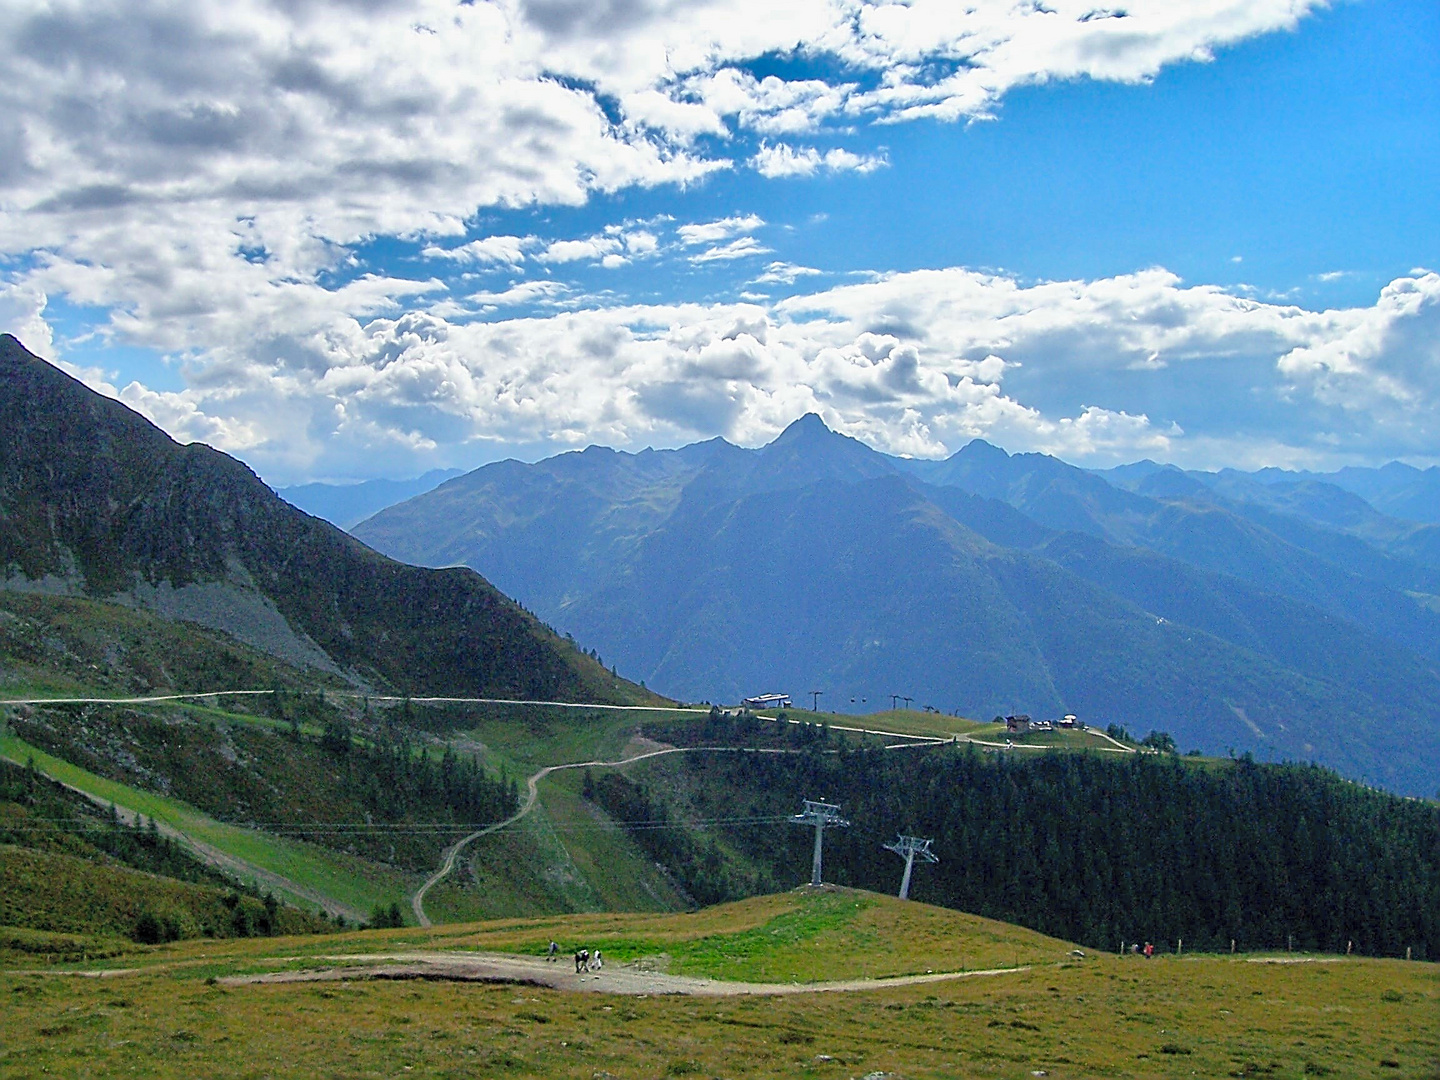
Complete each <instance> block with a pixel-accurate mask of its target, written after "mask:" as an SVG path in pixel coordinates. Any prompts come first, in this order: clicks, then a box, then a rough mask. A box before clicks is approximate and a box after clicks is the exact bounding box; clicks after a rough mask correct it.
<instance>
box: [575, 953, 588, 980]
mask: <svg viewBox="0 0 1440 1080" xmlns="http://www.w3.org/2000/svg"><path fill="white" fill-rule="evenodd" d="M589 965H590V950H589V949H581V950H580V951H579V952H577V953H576V954H575V974H576V975H579V974H581V973H582V972H583V971H584V970H585V969H586V968H587V967H588V966H589Z"/></svg>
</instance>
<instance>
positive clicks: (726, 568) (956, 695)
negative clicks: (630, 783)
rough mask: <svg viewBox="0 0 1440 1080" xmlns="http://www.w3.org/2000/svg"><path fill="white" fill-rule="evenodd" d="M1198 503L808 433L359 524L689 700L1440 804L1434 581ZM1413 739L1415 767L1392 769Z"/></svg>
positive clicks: (477, 474)
mask: <svg viewBox="0 0 1440 1080" xmlns="http://www.w3.org/2000/svg"><path fill="white" fill-rule="evenodd" d="M1192 494H1193V493H1186V494H1184V495H1182V496H1180V497H1170V496H1169V495H1165V496H1162V497H1156V496H1152V495H1147V494H1142V493H1140V492H1137V491H1131V490H1126V489H1125V488H1123V487H1121V486H1118V485H1116V484H1112V483H1110V482H1109V481H1108V480H1107V479H1106V478H1105V477H1103V476H1100V475H1096V474H1094V473H1090V472H1087V471H1085V470H1081V469H1077V468H1075V467H1073V466H1070V465H1067V464H1065V463H1064V462H1060V461H1057V460H1056V459H1054V458H1048V457H1046V456H1044V455H1038V454H1020V455H1013V456H1012V455H1009V454H1007V453H1005V451H1003V450H1000V449H999V448H997V447H993V446H990V445H989V444H986V443H983V442H978V441H977V442H973V443H971V444H969V445H968V446H967V447H965V448H963V449H962V450H961V451H959V452H958V453H957V454H955V455H952V457H951V458H949V459H947V460H946V461H943V462H916V461H908V460H903V459H898V458H892V457H888V456H886V455H883V454H880V453H877V452H876V451H873V450H871V449H869V448H868V447H865V446H864V445H863V444H861V443H858V442H856V441H855V440H853V439H848V438H845V437H844V436H840V435H837V434H835V433H833V432H830V431H829V430H828V429H827V428H826V427H825V426H824V424H823V423H822V422H821V421H820V419H819V418H818V417H814V416H810V417H806V418H804V419H802V420H800V421H797V422H796V423H795V424H793V425H791V427H790V428H788V429H786V431H785V432H784V433H782V434H781V435H780V436H779V437H778V438H777V439H776V440H775V441H774V442H772V443H771V444H769V445H768V446H765V447H761V448H759V449H756V450H745V449H740V448H736V447H733V446H729V444H725V443H723V442H718V441H712V442H710V443H705V444H697V445H696V446H691V447H686V448H684V449H683V450H676V451H646V452H644V453H642V454H624V453H617V452H615V451H611V450H602V449H597V448H591V449H589V450H586V451H583V452H577V453H571V454H563V455H560V456H557V457H555V458H551V459H548V460H547V461H544V462H539V463H536V464H535V465H523V464H520V463H516V462H502V463H497V464H495V465H491V466H486V467H484V468H481V469H477V470H475V471H474V472H472V473H469V474H466V475H465V476H462V477H457V478H456V479H454V480H451V481H449V482H447V483H446V484H443V485H441V487H439V488H437V489H436V490H435V491H433V492H431V493H429V494H427V495H422V496H419V497H418V498H415V499H411V500H409V501H408V502H406V503H405V504H402V505H401V506H397V507H392V508H390V509H387V510H385V511H382V512H381V513H379V514H377V515H376V516H375V517H373V518H371V519H369V520H368V521H366V522H363V523H361V524H360V525H359V526H357V527H356V529H355V533H356V535H357V536H359V537H361V538H362V539H364V540H365V541H366V542H368V543H371V544H373V545H374V546H375V547H376V548H377V549H379V550H382V551H387V552H389V553H392V554H394V555H396V556H398V557H403V558H406V559H408V560H412V561H415V562H418V563H425V564H430V565H453V564H456V563H464V564H466V565H469V566H473V567H477V568H479V569H481V570H482V571H483V572H484V573H485V574H486V575H487V576H488V577H490V578H491V579H492V580H494V581H496V582H497V584H499V585H500V586H501V587H502V588H504V589H506V590H507V591H509V592H511V593H513V594H514V595H516V596H518V597H519V598H520V599H521V600H522V601H523V602H524V603H526V604H527V605H528V606H530V607H532V608H533V609H534V610H536V611H537V612H538V613H539V614H540V615H541V617H542V618H544V619H546V620H547V621H549V622H552V623H553V624H555V625H557V626H560V627H563V628H564V629H566V630H568V631H570V632H573V633H575V634H576V635H577V636H578V637H580V638H582V639H583V640H585V641H586V642H587V643H591V644H594V645H596V646H597V647H598V648H599V650H600V651H601V652H602V654H604V655H605V656H606V657H607V658H614V659H617V660H618V661H619V663H620V664H621V665H622V666H624V667H625V668H626V669H627V670H630V671H633V672H635V673H636V675H637V676H638V677H643V678H644V679H645V680H646V682H647V684H648V685H653V686H656V687H658V688H661V689H664V690H666V691H668V692H670V693H674V694H676V695H679V696H682V697H687V698H718V699H723V700H737V699H738V698H739V696H740V695H741V694H742V693H755V692H758V691H759V690H761V689H763V690H770V689H776V688H779V689H784V690H788V691H789V692H791V693H793V694H797V695H798V694H801V693H803V692H805V691H808V690H811V689H823V690H825V692H826V697H825V699H824V700H825V701H826V702H828V703H829V704H830V706H831V707H832V708H841V709H843V708H846V707H847V705H848V703H849V702H850V701H851V699H852V698H853V699H854V703H855V704H854V707H855V709H856V710H857V711H863V710H862V706H866V707H870V708H873V707H875V706H876V705H877V704H878V702H879V701H881V700H885V701H886V702H887V703H888V698H889V695H890V694H892V693H905V694H908V695H910V696H912V697H914V698H915V699H916V700H917V701H919V702H922V703H925V704H931V705H934V706H936V707H938V708H941V709H943V710H944V711H951V710H952V709H959V710H961V711H963V712H965V713H967V714H969V715H980V716H988V715H991V714H992V713H1002V712H1012V711H1027V712H1033V713H1038V714H1041V715H1044V714H1048V713H1051V712H1055V713H1058V712H1060V711H1062V710H1063V711H1073V712H1077V713H1080V714H1081V715H1083V716H1085V717H1087V718H1088V719H1090V720H1091V721H1101V722H1108V721H1116V722H1120V723H1123V724H1125V725H1127V726H1129V727H1131V728H1132V729H1135V730H1138V731H1140V732H1143V731H1145V730H1149V729H1150V728H1159V729H1166V730H1169V731H1171V732H1172V733H1173V734H1175V735H1176V737H1177V738H1179V739H1180V741H1181V742H1182V744H1185V745H1195V746H1199V747H1201V748H1204V749H1206V750H1210V751H1220V752H1223V751H1224V749H1225V748H1226V747H1234V748H1236V749H1237V750H1241V749H1249V750H1255V751H1257V752H1260V753H1266V754H1273V755H1279V756H1288V757H1294V758H1312V757H1313V758H1315V759H1317V760H1321V761H1325V762H1328V763H1330V764H1332V765H1335V766H1336V767H1338V768H1341V769H1343V770H1344V771H1346V772H1347V773H1349V774H1351V775H1356V776H1367V777H1369V778H1371V779H1373V780H1378V781H1382V782H1384V783H1386V784H1388V785H1391V786H1394V787H1397V788H1400V789H1402V790H1407V791H1423V792H1426V793H1433V791H1434V790H1435V787H1436V785H1437V782H1440V674H1437V670H1436V669H1437V666H1440V610H1437V609H1440V604H1434V603H1433V601H1434V598H1435V595H1436V592H1431V591H1430V589H1431V588H1432V587H1433V586H1435V585H1436V584H1440V581H1437V579H1436V578H1435V576H1434V574H1433V571H1432V569H1431V568H1428V567H1426V566H1424V565H1423V564H1421V563H1419V562H1415V561H1413V560H1408V559H1404V558H1401V557H1400V556H1398V555H1394V554H1391V553H1387V552H1382V551H1380V550H1378V549H1377V548H1375V547H1374V546H1372V545H1370V544H1368V543H1367V542H1365V541H1363V540H1360V539H1358V538H1355V537H1353V536H1350V535H1349V534H1345V533H1340V532H1337V531H1334V530H1325V529H1322V527H1321V526H1319V525H1318V524H1317V523H1315V522H1313V521H1312V520H1310V519H1308V518H1298V517H1294V516H1290V515H1281V514H1279V512H1278V511H1277V510H1273V509H1266V510H1265V511H1264V512H1265V513H1266V514H1274V515H1278V517H1279V518H1282V519H1283V522H1284V523H1285V524H1286V525H1287V526H1289V525H1291V524H1293V525H1294V526H1295V532H1296V536H1295V537H1286V536H1282V535H1280V533H1278V532H1277V531H1275V530H1274V529H1272V528H1267V527H1266V525H1265V524H1264V522H1263V521H1261V520H1258V519H1256V518H1255V516H1254V515H1251V514H1250V513H1249V511H1250V510H1254V509H1255V508H1253V507H1247V508H1246V512H1241V510H1240V509H1239V508H1238V504H1236V505H1231V504H1230V503H1229V502H1227V500H1226V499H1225V498H1224V497H1222V496H1220V495H1218V494H1216V493H1214V492H1213V491H1211V492H1210V493H1209V494H1208V495H1207V497H1206V498H1204V499H1197V498H1192V497H1189V496H1190V495H1192ZM1256 513H1257V514H1258V511H1256ZM1272 524H1273V522H1272ZM1307 530H1308V531H1307ZM1322 538H1323V539H1325V540H1326V542H1327V543H1328V542H1330V541H1333V542H1334V543H1336V544H1339V545H1341V548H1342V549H1344V550H1345V551H1349V550H1350V549H1349V548H1346V547H1345V545H1349V544H1353V545H1354V547H1355V552H1352V553H1351V557H1350V563H1351V565H1342V564H1340V563H1337V562H1335V561H1332V560H1331V558H1327V557H1326V553H1324V552H1322V553H1317V552H1316V551H1314V550H1311V548H1314V547H1323V546H1324V545H1322V544H1321V539H1322ZM1297 540H1299V541H1304V543H1303V544H1302V543H1299V542H1297ZM1305 544H1308V545H1309V546H1308V547H1307V546H1305ZM1357 552H1358V554H1355V553H1357ZM1360 556H1363V559H1361V558H1360ZM1357 562H1364V565H1357ZM1372 563H1373V565H1372ZM1361 571H1363V572H1361ZM1387 577H1391V578H1398V579H1402V580H1403V581H1404V583H1405V584H1404V587H1399V586H1397V585H1396V584H1394V583H1390V582H1388V581H1387V580H1386V579H1387ZM1436 591H1437V592H1440V589H1437V590H1436ZM1392 726H1393V727H1398V728H1403V730H1405V731H1406V733H1407V734H1406V737H1407V739H1413V740H1415V747H1416V748H1417V749H1416V752H1415V753H1407V754H1394V753H1391V752H1390V750H1389V746H1388V743H1387V732H1388V731H1389V730H1391V728H1392ZM1419 747H1424V748H1426V749H1425V750H1424V751H1423V752H1422V751H1420V750H1419V749H1418V748H1419Z"/></svg>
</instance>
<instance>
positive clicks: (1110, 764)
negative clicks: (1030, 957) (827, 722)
mask: <svg viewBox="0 0 1440 1080" xmlns="http://www.w3.org/2000/svg"><path fill="white" fill-rule="evenodd" d="M819 731H820V729H818V728H815V729H811V732H810V736H809V738H808V739H807V738H804V737H803V736H802V737H801V738H802V741H804V742H805V743H806V744H807V745H805V746H803V747H800V748H798V752H796V753H793V754H786V755H778V754H759V753H752V754H716V755H713V756H712V755H707V754H693V755H682V756H681V757H679V758H675V759H671V761H670V762H669V763H668V764H667V766H666V767H667V769H669V770H671V772H670V774H669V775H668V776H667V777H666V780H665V781H664V783H656V782H653V781H650V782H644V781H638V782H633V783H634V786H635V789H636V790H635V791H633V792H632V793H629V794H624V793H622V792H621V791H619V790H617V786H618V784H620V783H624V784H630V783H632V782H630V781H623V780H621V781H618V782H617V781H616V780H611V781H608V782H607V784H606V785H603V786H602V785H600V784H598V783H597V784H596V785H595V787H596V789H597V798H599V801H601V802H602V803H603V804H604V805H605V806H606V807H607V809H609V810H610V811H611V812H612V813H614V814H616V816H618V817H620V818H622V820H631V821H641V820H643V821H646V822H648V823H650V827H648V828H643V829H635V830H633V835H634V837H635V839H636V840H637V842H638V843H640V844H641V845H642V846H645V847H646V848H647V850H649V851H651V852H652V854H653V855H654V857H656V858H657V859H661V860H662V861H664V860H669V862H668V863H667V865H671V868H672V870H673V871H674V872H675V873H676V874H677V875H678V876H680V877H681V878H682V880H684V881H685V883H686V885H687V887H688V888H691V889H692V891H693V892H695V893H696V896H697V899H700V898H702V897H703V900H704V901H710V900H715V899H721V898H728V896H733V895H738V894H739V893H740V892H743V891H746V890H748V889H750V888H753V887H755V886H756V885H757V884H760V882H762V881H771V880H773V881H774V882H775V883H776V884H777V885H778V886H779V887H787V886H791V885H796V884H800V883H801V882H803V881H804V880H806V879H807V877H808V870H809V865H810V844H811V841H812V836H813V834H812V833H811V831H810V830H809V829H802V828H798V827H793V826H785V825H783V824H781V823H778V822H776V819H777V817H778V816H779V815H781V814H783V813H785V812H793V811H794V810H796V809H798V808H799V805H800V800H801V799H803V798H813V799H825V800H828V801H831V802H837V803H840V804H841V805H842V806H843V808H844V813H845V815H846V816H847V817H848V818H850V819H851V821H852V822H853V824H852V826H851V827H850V828H848V829H844V830H835V831H833V832H830V833H828V834H827V837H826V842H825V879H826V880H827V881H829V882H834V883H837V884H842V885H853V886H859V887H863V888H868V889H875V890H877V891H882V892H892V891H894V890H895V889H896V888H898V885H899V881H900V875H901V872H902V870H903V864H902V862H901V860H900V859H899V858H897V857H895V856H893V855H890V854H889V853H887V852H885V851H884V850H883V849H882V847H881V845H882V844H883V843H885V842H886V841H889V840H893V839H894V837H895V836H896V834H897V833H902V832H903V833H908V834H913V835H919V836H923V837H933V838H934V850H935V852H936V853H937V854H938V855H939V856H940V860H941V861H940V863H939V864H938V865H925V866H917V867H916V871H915V879H914V883H913V885H912V890H911V895H912V897H914V898H915V899H917V900H924V901H928V902H930V903H936V904H942V905H944V906H947V907H953V908H958V909H962V910H965V911H970V912H975V913H977V914H981V915H986V916H990V917H993V918H997V919H1003V920H1006V921H1010V922H1015V923H1019V924H1021V925H1023V926H1028V927H1032V928H1034V929H1036V930H1040V931H1042V932H1044V933H1047V934H1053V935H1056V936H1058V937H1063V938H1068V939H1070V940H1074V941H1079V942H1082V943H1085V944H1086V945H1088V946H1091V947H1093V948H1098V949H1107V950H1111V951H1113V950H1116V949H1118V948H1120V947H1121V943H1122V942H1125V943H1131V942H1140V941H1146V940H1149V941H1153V942H1155V943H1157V946H1159V947H1162V948H1171V949H1173V948H1176V947H1179V945H1180V942H1181V941H1182V939H1183V943H1184V948H1185V949H1186V950H1191V949H1195V950H1207V951H1228V950H1229V949H1230V948H1231V942H1232V940H1233V941H1234V943H1235V945H1234V947H1235V948H1236V949H1238V950H1246V949H1260V948H1266V949H1273V948H1286V947H1293V948H1294V949H1297V950H1326V951H1332V952H1344V951H1345V950H1346V948H1347V945H1348V946H1349V947H1351V948H1353V949H1354V951H1355V952H1358V953H1365V954H1370V955H1382V956H1403V955H1405V951H1406V949H1407V948H1409V949H1411V950H1413V955H1414V956H1415V958H1416V959H1420V958H1433V957H1437V956H1440V808H1437V807H1436V806H1435V805H1434V804H1433V803H1427V802H1423V801H1418V800H1411V799H1403V798H1399V797H1396V796H1393V795H1389V794H1385V793H1383V792H1379V791H1375V790H1372V789H1369V788H1365V787H1362V786H1359V785H1356V784H1353V783H1350V782H1347V781H1344V780H1342V779H1340V778H1339V777H1338V776H1336V775H1335V774H1334V773H1333V772H1330V771H1329V770H1326V769H1322V768H1317V767H1314V766H1307V765H1270V764H1259V763H1256V762H1254V761H1252V760H1251V759H1249V758H1244V757H1242V758H1240V759H1239V760H1237V761H1234V762H1214V761H1200V760H1196V759H1187V758H1181V757H1177V756H1175V755H1173V754H1136V755H1131V756H1125V757H1121V756H1119V755H1100V754H1093V753H1072V754H1055V753H1047V754H1037V755H1035V756H1033V757H1024V758H1022V757H1018V756H1015V755H1003V754H1002V755H993V754H984V753H981V752H979V751H978V750H977V749H976V748H975V747H973V746H971V747H958V746H957V747H945V748H940V749H931V750H914V751H902V752H882V751H878V750H873V749H852V748H848V747H846V746H845V745H844V744H843V742H842V741H840V740H835V739H831V738H829V737H828V734H827V735H823V736H821V735H818V733H819ZM827 751H829V752H827ZM674 792H679V793H681V794H680V795H679V796H676V795H674V794H673V793H674ZM677 797H678V798H680V799H681V800H683V803H684V810H683V811H677V810H670V811H662V810H661V809H659V808H660V807H663V806H664V805H665V804H666V803H667V801H669V802H671V803H672V805H673V804H674V800H675V799H676V798H677ZM664 813H668V814H670V815H671V817H670V818H668V819H664V820H675V821H679V820H682V819H683V818H685V817H693V818H695V819H696V820H720V821H736V820H737V819H739V820H740V821H743V820H744V819H746V818H764V817H765V816H766V815H769V820H770V821H772V822H776V823H773V824H758V823H757V824H743V823H740V824H733V825H726V826H722V827H721V828H720V829H716V830H710V831H709V832H708V835H706V834H704V833H702V834H700V835H699V836H697V837H692V838H690V839H688V840H685V839H677V837H676V835H675V834H676V833H677V829H673V828H658V829H657V828H655V827H654V823H655V822H657V821H659V820H662V817H663V814H664ZM720 846H723V847H725V848H728V849H730V852H731V855H732V861H734V862H735V863H737V864H738V865H746V864H748V865H749V866H750V867H753V870H752V871H750V872H748V873H731V874H728V875H727V874H725V873H723V872H722V871H721V870H720V868H719V867H718V866H717V865H716V860H715V858H714V857H707V856H710V852H711V849H712V848H714V849H716V850H717V851H718V849H719V847H720Z"/></svg>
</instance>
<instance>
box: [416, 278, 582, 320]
mask: <svg viewBox="0 0 1440 1080" xmlns="http://www.w3.org/2000/svg"><path fill="white" fill-rule="evenodd" d="M569 291H570V288H569V286H567V285H564V284H562V283H561V282H558V281H548V280H540V281H521V282H517V283H516V284H514V285H512V286H510V288H508V289H505V290H503V291H501V292H477V293H471V294H470V295H469V296H468V297H466V299H468V300H469V301H470V302H471V303H474V304H479V305H480V306H481V307H482V308H487V309H492V310H493V309H495V308H500V307H514V306H516V305H519V304H539V303H546V302H553V301H555V300H558V299H559V298H560V297H562V296H564V295H565V294H566V293H568V292H569ZM431 314H437V312H435V311H434V310H433V309H432V311H431Z"/></svg>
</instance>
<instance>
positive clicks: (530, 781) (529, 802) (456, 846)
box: [410, 746, 795, 926]
mask: <svg viewBox="0 0 1440 1080" xmlns="http://www.w3.org/2000/svg"><path fill="white" fill-rule="evenodd" d="M698 752H708V753H741V752H742V751H741V750H739V749H738V748H735V747H728V746H727V747H721V746H667V747H665V748H664V749H662V750H650V751H647V752H645V753H643V754H634V755H632V756H631V757H627V758H620V759H619V760H617V761H571V762H567V763H565V764H563V765H546V766H545V767H544V768H543V769H541V770H540V771H539V772H536V773H534V774H532V775H531V776H529V777H527V778H526V780H525V802H524V804H523V805H522V806H521V807H520V809H519V810H517V811H515V813H513V814H511V815H510V816H509V817H508V818H506V819H505V820H504V821H499V822H496V823H495V824H494V825H487V826H485V828H483V829H476V830H475V831H474V832H472V833H470V834H469V835H467V836H462V837H461V838H460V839H459V840H456V841H455V843H453V844H451V845H450V846H449V847H448V848H446V849H445V855H444V858H443V859H442V860H441V862H440V869H438V870H436V871H435V873H433V874H431V875H430V876H429V877H428V878H426V879H425V884H423V885H421V886H420V888H418V889H416V890H415V895H414V896H412V897H411V898H410V910H411V911H412V912H414V914H415V921H416V922H418V923H419V924H420V925H421V926H431V925H433V924H432V923H431V921H430V917H429V916H428V915H426V914H425V894H426V893H427V892H429V891H430V889H431V887H432V886H434V885H437V884H439V883H440V882H441V881H442V880H444V878H445V877H446V876H448V875H449V873H450V872H451V871H452V870H454V869H455V860H456V858H457V857H458V856H459V854H460V852H461V851H462V850H463V849H464V848H465V847H466V845H468V844H469V843H470V842H471V841H474V840H478V839H480V837H482V836H489V835H490V834H491V833H497V832H499V831H500V830H501V829H504V828H507V827H509V826H511V825H513V824H515V823H516V822H517V821H519V820H520V819H521V818H523V817H524V816H525V815H526V814H528V813H530V811H531V810H533V809H534V808H535V803H536V802H537V801H538V800H539V798H540V790H539V788H540V781H541V780H544V779H545V777H547V776H549V775H550V774H551V773H552V772H559V771H560V770H561V769H590V768H602V767H606V768H613V767H616V766H619V765H629V764H632V763H633V762H636V761H644V760H646V759H647V758H656V757H663V756H664V755H666V754H686V753H698ZM744 752H746V753H762V754H788V753H794V752H795V751H791V750H772V749H766V750H758V751H755V750H751V751H744Z"/></svg>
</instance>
